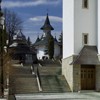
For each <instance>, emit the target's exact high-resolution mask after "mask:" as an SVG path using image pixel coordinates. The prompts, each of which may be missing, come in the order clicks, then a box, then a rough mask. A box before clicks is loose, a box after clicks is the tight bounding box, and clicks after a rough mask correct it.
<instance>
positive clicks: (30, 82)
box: [13, 77, 39, 94]
mask: <svg viewBox="0 0 100 100" xmlns="http://www.w3.org/2000/svg"><path fill="white" fill-rule="evenodd" d="M13 84H14V86H15V87H14V90H15V94H17V93H18V94H20V93H22V94H23V93H24V94H25V93H35V92H38V91H39V90H38V85H37V80H36V78H29V77H27V78H26V77H24V78H16V80H15V81H14V83H13Z"/></svg>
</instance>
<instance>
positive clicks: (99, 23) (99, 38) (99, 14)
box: [97, 0, 100, 55]
mask: <svg viewBox="0 0 100 100" xmlns="http://www.w3.org/2000/svg"><path fill="white" fill-rule="evenodd" d="M97 11H98V54H99V55H100V0H98V10H97Z"/></svg>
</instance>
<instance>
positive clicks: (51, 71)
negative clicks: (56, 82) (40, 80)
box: [39, 67, 61, 75]
mask: <svg viewBox="0 0 100 100" xmlns="http://www.w3.org/2000/svg"><path fill="white" fill-rule="evenodd" d="M39 73H40V75H60V74H61V67H52V68H51V67H39Z"/></svg>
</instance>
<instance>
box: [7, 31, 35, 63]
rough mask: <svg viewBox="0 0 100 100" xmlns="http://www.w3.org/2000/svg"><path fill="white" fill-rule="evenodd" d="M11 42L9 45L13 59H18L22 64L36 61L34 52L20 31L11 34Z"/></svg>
mask: <svg viewBox="0 0 100 100" xmlns="http://www.w3.org/2000/svg"><path fill="white" fill-rule="evenodd" d="M12 37H13V38H12V43H11V44H10V46H9V50H10V51H13V52H11V57H12V59H13V60H19V62H20V63H23V64H32V63H34V62H36V61H37V57H36V53H35V52H34V51H33V50H32V49H31V48H30V46H29V45H28V43H27V40H26V37H25V35H24V34H23V33H22V32H21V30H20V31H18V32H16V33H15V34H13V36H12Z"/></svg>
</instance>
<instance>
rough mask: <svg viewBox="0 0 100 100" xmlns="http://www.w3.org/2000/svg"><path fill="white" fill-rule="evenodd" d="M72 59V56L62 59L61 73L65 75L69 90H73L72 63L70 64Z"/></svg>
mask: <svg viewBox="0 0 100 100" xmlns="http://www.w3.org/2000/svg"><path fill="white" fill-rule="evenodd" d="M72 61H73V56H70V57H68V58H66V59H63V60H62V74H63V75H64V76H65V78H66V80H67V82H68V84H69V87H70V89H71V91H73V65H70V63H71V62H72Z"/></svg>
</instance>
